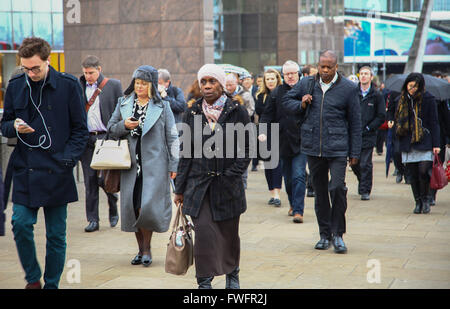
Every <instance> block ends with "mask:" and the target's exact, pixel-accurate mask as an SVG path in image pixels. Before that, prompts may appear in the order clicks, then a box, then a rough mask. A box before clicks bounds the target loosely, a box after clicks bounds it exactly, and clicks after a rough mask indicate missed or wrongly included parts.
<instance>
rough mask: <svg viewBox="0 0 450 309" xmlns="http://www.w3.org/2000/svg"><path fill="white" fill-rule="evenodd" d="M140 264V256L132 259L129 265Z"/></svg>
mask: <svg viewBox="0 0 450 309" xmlns="http://www.w3.org/2000/svg"><path fill="white" fill-rule="evenodd" d="M141 264H142V255H139V254H138V255H136V256H135V257H134V259H132V260H131V265H141Z"/></svg>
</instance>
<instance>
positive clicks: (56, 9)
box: [52, 0, 63, 13]
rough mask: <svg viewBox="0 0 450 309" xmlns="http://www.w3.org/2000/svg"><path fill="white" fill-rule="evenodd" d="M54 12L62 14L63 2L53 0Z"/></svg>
mask: <svg viewBox="0 0 450 309" xmlns="http://www.w3.org/2000/svg"><path fill="white" fill-rule="evenodd" d="M52 11H53V12H60V13H62V11H63V2H62V0H52Z"/></svg>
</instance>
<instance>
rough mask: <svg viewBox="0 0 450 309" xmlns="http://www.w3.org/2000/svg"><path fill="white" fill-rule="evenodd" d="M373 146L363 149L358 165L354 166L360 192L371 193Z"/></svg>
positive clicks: (353, 169)
mask: <svg viewBox="0 0 450 309" xmlns="http://www.w3.org/2000/svg"><path fill="white" fill-rule="evenodd" d="M372 154H373V148H372V147H370V148H363V149H361V157H360V159H359V161H358V164H357V165H356V166H352V171H353V173H354V174H355V175H356V178H358V194H360V195H361V194H370V192H371V191H372V183H373V163H372Z"/></svg>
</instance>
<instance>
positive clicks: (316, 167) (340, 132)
mask: <svg viewBox="0 0 450 309" xmlns="http://www.w3.org/2000/svg"><path fill="white" fill-rule="evenodd" d="M337 68H338V64H337V56H336V54H335V53H334V52H332V51H329V50H327V51H324V52H322V53H321V54H320V56H319V65H318V69H319V73H318V75H316V76H315V77H308V78H304V79H302V80H301V81H300V83H298V84H297V85H296V86H295V87H294V88H293V89H292V90H291V91H289V92H288V93H287V94H286V95H285V97H284V99H283V105H284V108H285V109H286V110H287V111H288V112H292V113H295V114H297V115H298V117H299V118H300V119H301V121H303V124H302V125H301V152H302V153H305V154H306V155H307V156H308V165H309V167H310V171H311V177H312V182H313V188H314V192H315V194H316V196H315V205H314V207H315V211H316V216H317V221H318V223H319V233H320V240H319V242H318V243H317V244H316V246H315V248H316V249H319V250H326V249H328V248H329V242H330V240H332V241H333V246H334V250H335V252H336V253H346V252H347V247H346V246H345V244H344V241H343V239H342V235H343V234H344V233H345V231H346V226H345V211H346V209H347V188H346V186H345V170H346V167H347V158H349V160H350V165H351V166H354V165H356V164H357V163H358V159H359V156H360V152H361V111H360V103H359V98H358V89H357V87H356V85H355V84H353V83H352V82H351V81H349V80H348V79H346V78H345V77H343V76H342V75H340V74H339V73H337ZM328 172H330V174H331V180H330V181H329V180H328ZM328 193H329V195H330V197H331V205H332V207H330V198H329V195H328Z"/></svg>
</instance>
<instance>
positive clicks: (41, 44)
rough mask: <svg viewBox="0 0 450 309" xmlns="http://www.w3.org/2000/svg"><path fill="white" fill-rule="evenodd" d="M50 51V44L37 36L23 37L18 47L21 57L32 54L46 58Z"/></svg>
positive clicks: (31, 55)
mask: <svg viewBox="0 0 450 309" xmlns="http://www.w3.org/2000/svg"><path fill="white" fill-rule="evenodd" d="M50 52H51V47H50V44H48V43H47V41H45V40H43V39H41V38H37V37H29V38H25V39H24V40H23V42H22V45H20V47H19V57H21V58H31V57H33V56H34V55H39V58H41V60H47V59H48V57H49V56H50Z"/></svg>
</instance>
